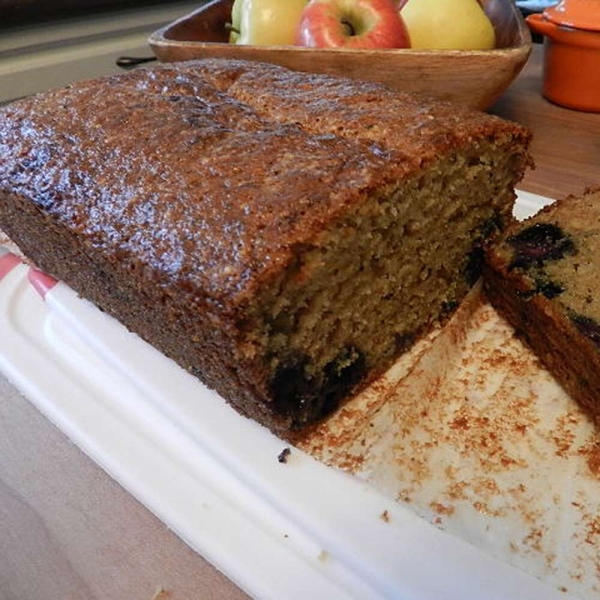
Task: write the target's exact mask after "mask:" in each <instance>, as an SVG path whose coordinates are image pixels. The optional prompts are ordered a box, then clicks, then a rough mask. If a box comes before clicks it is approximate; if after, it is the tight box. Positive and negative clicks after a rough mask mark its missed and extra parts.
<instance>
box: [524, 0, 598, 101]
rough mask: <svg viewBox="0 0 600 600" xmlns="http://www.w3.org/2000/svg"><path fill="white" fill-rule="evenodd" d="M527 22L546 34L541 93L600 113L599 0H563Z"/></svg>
mask: <svg viewBox="0 0 600 600" xmlns="http://www.w3.org/2000/svg"><path fill="white" fill-rule="evenodd" d="M527 24H528V25H529V26H530V27H531V29H532V30H533V31H535V32H537V33H540V34H542V35H544V36H545V38H544V44H545V52H544V89H543V94H544V96H545V97H546V98H548V100H550V101H551V102H555V103H556V104H560V105H561V106H566V107H568V108H574V109H577V110H584V111H592V112H600V0H562V1H561V2H559V4H558V5H557V6H555V7H552V8H547V9H546V10H545V11H544V12H543V13H542V14H534V15H530V16H529V17H527Z"/></svg>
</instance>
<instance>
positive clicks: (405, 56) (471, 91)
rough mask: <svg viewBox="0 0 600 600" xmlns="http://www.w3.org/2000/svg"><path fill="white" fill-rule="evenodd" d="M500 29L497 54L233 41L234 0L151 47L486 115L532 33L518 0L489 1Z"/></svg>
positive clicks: (165, 32) (160, 54)
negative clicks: (372, 85)
mask: <svg viewBox="0 0 600 600" xmlns="http://www.w3.org/2000/svg"><path fill="white" fill-rule="evenodd" d="M482 3H483V5H484V9H485V11H486V13H487V15H488V16H489V17H490V19H491V21H492V23H493V25H494V28H495V30H496V46H497V47H496V48H495V49H494V50H472V51H471V50H469V51H465V50H410V49H391V50H388V49H386V50H344V49H329V48H327V49H321V48H304V47H300V46H242V45H236V44H229V43H227V40H228V37H229V32H228V30H227V28H226V26H225V25H226V23H228V22H229V21H230V19H231V7H232V5H233V0H212V1H211V2H209V3H208V4H205V5H204V6H202V7H200V8H199V9H198V10H196V11H194V12H193V13H191V14H189V15H187V16H185V17H183V18H181V19H179V20H177V21H174V22H173V23H171V24H169V25H167V26H166V27H163V28H162V29H159V30H158V31H156V32H154V33H153V34H152V35H151V36H150V38H149V43H150V47H151V48H152V51H153V52H154V54H155V55H156V56H157V58H158V59H159V60H161V61H164V62H172V61H181V60H191V59H197V58H228V59H244V60H254V61H262V62H269V63H275V64H278V65H282V66H284V67H288V68H289V69H294V70H296V71H307V72H313V73H328V74H331V75H342V76H346V77H352V78H354V79H366V80H370V81H378V82H381V83H384V84H386V85H388V86H389V87H392V88H394V89H398V90H403V91H409V92H419V93H424V94H427V95H432V96H435V97H438V98H442V99H445V100H451V101H455V102H459V103H461V104H464V105H467V106H471V107H474V108H479V109H482V110H485V109H486V108H488V107H489V106H490V105H491V104H493V103H494V101H495V100H496V99H497V98H498V97H499V96H500V95H501V94H502V92H503V91H504V90H505V89H506V88H507V87H508V86H509V85H510V84H511V83H512V81H513V80H514V79H515V77H516V76H517V75H518V74H519V72H520V71H521V69H522V68H523V66H524V65H525V63H526V62H527V59H528V57H529V54H530V52H531V35H530V33H529V29H528V27H527V25H526V24H525V22H524V20H523V17H522V15H521V13H520V11H519V9H518V8H516V7H515V5H514V4H513V2H512V0H483V2H482Z"/></svg>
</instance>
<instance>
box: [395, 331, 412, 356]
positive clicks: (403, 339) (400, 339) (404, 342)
mask: <svg viewBox="0 0 600 600" xmlns="http://www.w3.org/2000/svg"><path fill="white" fill-rule="evenodd" d="M416 337H417V336H416V335H415V334H414V333H412V332H411V333H395V334H394V344H395V346H396V351H397V352H403V351H404V350H406V349H407V348H408V347H409V346H411V345H412V343H413V342H414V341H415V338H416Z"/></svg>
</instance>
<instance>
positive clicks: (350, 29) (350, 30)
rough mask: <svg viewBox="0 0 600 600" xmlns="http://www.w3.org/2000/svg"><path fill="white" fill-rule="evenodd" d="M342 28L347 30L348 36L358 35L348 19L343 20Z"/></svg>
mask: <svg viewBox="0 0 600 600" xmlns="http://www.w3.org/2000/svg"><path fill="white" fill-rule="evenodd" d="M342 27H344V29H345V30H346V34H347V35H350V36H352V35H356V30H355V29H354V27H352V23H350V22H349V21H347V20H346V19H342Z"/></svg>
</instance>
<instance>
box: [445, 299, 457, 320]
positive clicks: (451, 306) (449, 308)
mask: <svg viewBox="0 0 600 600" xmlns="http://www.w3.org/2000/svg"><path fill="white" fill-rule="evenodd" d="M457 308H458V302H457V301H456V300H444V302H442V315H443V316H445V315H450V314H452V313H453V312H454V311H455V310H456V309H457Z"/></svg>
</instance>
